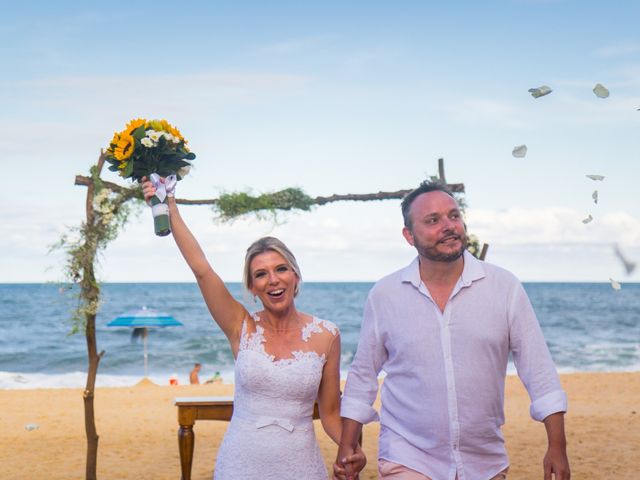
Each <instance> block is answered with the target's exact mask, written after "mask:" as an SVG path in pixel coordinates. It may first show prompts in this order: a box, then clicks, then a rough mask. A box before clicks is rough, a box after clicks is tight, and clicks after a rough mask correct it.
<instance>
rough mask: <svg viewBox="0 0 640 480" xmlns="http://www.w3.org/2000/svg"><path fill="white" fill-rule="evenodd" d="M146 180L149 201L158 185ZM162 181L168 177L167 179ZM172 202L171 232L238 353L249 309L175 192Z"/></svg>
mask: <svg viewBox="0 0 640 480" xmlns="http://www.w3.org/2000/svg"><path fill="white" fill-rule="evenodd" d="M144 180H145V181H144V182H143V184H142V191H143V193H144V198H145V200H146V201H147V202H148V201H149V199H150V198H151V197H152V196H153V195H154V194H155V187H154V186H153V184H152V183H151V182H150V181H148V180H146V179H144ZM161 181H164V179H162V180H161ZM168 205H169V219H170V221H171V232H172V234H173V238H174V240H175V242H176V245H178V249H179V250H180V253H182V256H183V257H184V259H185V260H186V262H187V264H188V265H189V267H190V268H191V271H192V272H193V274H194V276H195V277H196V281H197V282H198V286H199V287H200V291H201V292H202V296H203V298H204V301H205V303H206V304H207V307H208V308H209V312H211V316H212V317H213V319H214V320H215V321H216V323H217V324H218V325H219V326H220V328H221V329H222V331H223V332H224V334H225V335H226V336H227V338H228V339H229V343H231V348H232V350H233V353H234V355H235V354H236V353H237V351H238V345H239V343H240V332H241V330H242V321H243V320H244V318H245V317H246V316H247V315H248V313H247V310H246V309H245V308H244V306H243V305H242V304H241V303H240V302H238V301H237V300H236V299H235V298H233V296H232V295H231V293H229V290H227V287H226V286H225V284H224V282H223V281H222V279H221V278H220V277H219V276H218V274H217V273H216V272H215V271H214V270H213V268H212V267H211V264H210V263H209V261H208V260H207V257H206V256H205V254H204V252H203V251H202V248H201V247H200V244H199V243H198V241H197V240H196V238H195V237H194V236H193V234H192V233H191V231H190V230H189V228H188V227H187V225H186V224H185V223H184V220H183V219H182V216H181V215H180V211H179V210H178V205H177V204H176V200H175V198H173V196H169V198H168Z"/></svg>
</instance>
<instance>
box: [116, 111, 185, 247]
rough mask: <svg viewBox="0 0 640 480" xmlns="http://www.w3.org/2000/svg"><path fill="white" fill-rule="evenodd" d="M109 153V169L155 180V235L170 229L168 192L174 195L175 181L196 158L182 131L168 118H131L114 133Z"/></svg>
mask: <svg viewBox="0 0 640 480" xmlns="http://www.w3.org/2000/svg"><path fill="white" fill-rule="evenodd" d="M106 154H107V157H106V160H107V162H109V170H111V171H113V172H118V174H119V175H120V176H121V177H123V178H131V179H132V180H134V181H136V182H138V183H142V182H143V181H144V179H145V177H146V179H148V180H149V181H151V182H152V183H153V186H154V187H155V193H154V195H153V196H152V197H151V198H150V204H151V208H152V213H153V218H154V226H155V232H156V235H160V236H164V235H168V234H169V233H171V229H170V227H169V214H168V212H169V208H168V206H167V196H172V195H173V190H174V188H175V184H176V182H177V181H178V180H182V178H183V177H184V176H185V175H187V173H189V170H190V168H191V161H192V160H194V159H195V158H196V156H195V154H194V153H193V152H191V151H190V150H189V148H188V147H187V141H186V140H185V139H184V137H183V136H182V134H181V133H180V131H179V130H178V129H177V128H175V127H174V126H173V125H171V124H170V123H169V122H167V121H166V120H146V119H144V118H138V119H135V120H131V121H130V122H129V123H128V124H127V126H126V127H125V129H124V130H122V131H121V132H116V133H115V134H114V135H113V139H112V140H111V143H110V144H109V148H107V151H106ZM161 177H164V181H163V182H161V181H160V178H161Z"/></svg>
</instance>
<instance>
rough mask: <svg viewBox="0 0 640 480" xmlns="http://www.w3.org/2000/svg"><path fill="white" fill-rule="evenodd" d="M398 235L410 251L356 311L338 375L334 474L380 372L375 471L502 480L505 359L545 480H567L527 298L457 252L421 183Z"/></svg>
mask: <svg viewBox="0 0 640 480" xmlns="http://www.w3.org/2000/svg"><path fill="white" fill-rule="evenodd" d="M402 214H403V216H404V225H405V226H404V229H403V235H404V237H405V239H406V240H407V242H408V243H409V244H410V245H411V246H413V247H414V248H415V249H416V250H417V253H418V256H417V258H416V259H415V260H414V261H413V262H412V263H411V264H410V265H409V266H407V267H405V268H403V269H402V270H399V271H397V272H395V273H392V274H391V275H389V276H387V277H385V278H383V279H382V280H380V281H379V282H378V283H376V285H375V286H374V287H373V289H372V290H371V292H370V294H369V297H368V299H367V303H366V306H365V312H364V319H363V322H362V329H361V332H360V340H359V344H358V350H357V353H356V356H355V358H354V361H353V363H352V365H351V368H350V370H349V375H348V377H347V384H346V387H345V393H344V396H343V399H342V408H341V415H342V417H343V433H342V439H341V442H340V447H339V450H338V456H337V460H336V464H335V465H334V473H335V475H336V477H337V478H341V479H342V478H352V477H351V474H349V475H345V473H346V472H345V467H344V463H343V459H345V458H348V456H349V455H350V454H351V453H352V452H353V451H354V449H355V447H356V445H357V439H358V436H359V434H360V432H361V429H362V424H364V423H368V422H371V421H373V420H377V419H378V415H377V413H376V411H375V410H374V409H373V407H372V405H373V402H374V400H375V398H376V395H377V392H378V374H379V373H380V371H381V370H384V372H385V373H386V376H385V378H384V383H383V384H382V393H381V399H382V408H381V413H380V418H379V419H380V440H379V452H378V469H379V474H380V478H382V479H394V480H409V479H411V480H414V479H415V480H454V479H457V480H488V479H492V480H493V479H495V480H502V479H506V478H507V471H508V469H509V461H508V458H507V454H506V451H505V448H504V438H503V436H502V432H501V430H500V427H501V426H502V424H503V423H504V382H505V373H506V368H507V361H508V357H509V352H511V353H512V355H513V360H514V363H515V365H516V368H517V371H518V375H519V376H520V378H521V380H522V382H523V383H524V385H525V387H526V389H527V391H528V392H529V396H530V398H531V408H530V413H531V416H532V417H533V419H534V420H537V421H541V422H543V423H544V425H545V428H546V431H547V437H548V443H549V446H548V450H547V452H546V455H545V457H544V463H543V465H544V467H543V468H544V478H545V480H550V479H551V477H552V474H555V479H556V480H568V479H569V478H570V472H569V462H568V459H567V453H566V440H565V434H564V412H565V411H566V410H567V398H566V395H565V392H564V391H563V390H562V388H561V386H560V381H559V379H558V375H557V373H556V370H555V366H554V364H553V362H552V360H551V355H550V354H549V350H548V348H547V345H546V343H545V340H544V338H543V336H542V332H541V330H540V326H539V324H538V321H537V319H536V316H535V314H534V312H533V309H532V307H531V304H530V302H529V299H528V297H527V295H526V293H525V291H524V289H523V287H522V285H521V284H520V282H519V281H518V280H517V279H516V278H515V277H514V276H513V275H512V274H511V273H509V272H507V271H506V270H503V269H501V268H499V267H496V266H493V265H490V264H487V263H483V262H481V261H479V260H477V259H476V258H474V257H473V256H472V255H471V254H470V253H469V252H467V251H466V245H467V237H466V228H465V225H464V222H463V219H462V215H461V213H460V208H459V206H458V203H457V202H456V200H455V199H454V198H453V195H452V193H451V192H450V191H449V190H448V189H447V188H446V186H445V185H443V184H441V183H438V182H424V183H422V184H421V185H420V186H419V187H418V188H417V189H416V190H414V191H412V192H411V193H409V194H408V195H407V196H406V197H405V198H404V200H403V201H402Z"/></svg>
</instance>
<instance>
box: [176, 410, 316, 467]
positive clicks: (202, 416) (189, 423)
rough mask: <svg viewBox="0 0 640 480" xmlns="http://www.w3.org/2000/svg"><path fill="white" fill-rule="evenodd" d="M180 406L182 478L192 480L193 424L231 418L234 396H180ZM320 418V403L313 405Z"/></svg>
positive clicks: (179, 433)
mask: <svg viewBox="0 0 640 480" xmlns="http://www.w3.org/2000/svg"><path fill="white" fill-rule="evenodd" d="M174 404H175V406H176V407H178V423H179V424H180V429H179V430H178V448H179V450H180V468H181V472H182V480H191V465H192V462H193V448H194V446H195V435H194V433H193V425H194V424H195V423H196V420H224V421H227V422H228V421H229V420H231V415H232V414H233V397H180V398H176V399H175V400H174ZM318 418H320V414H319V412H318V404H317V403H316V404H315V405H314V407H313V419H314V420H315V419H318Z"/></svg>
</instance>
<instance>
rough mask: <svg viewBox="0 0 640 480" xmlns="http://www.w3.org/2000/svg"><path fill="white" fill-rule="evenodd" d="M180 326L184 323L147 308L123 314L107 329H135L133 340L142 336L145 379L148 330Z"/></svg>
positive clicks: (110, 323) (109, 324) (145, 374)
mask: <svg viewBox="0 0 640 480" xmlns="http://www.w3.org/2000/svg"><path fill="white" fill-rule="evenodd" d="M180 326H182V322H179V321H178V320H176V319H175V318H173V317H172V316H171V315H169V314H168V313H164V312H159V311H157V310H154V309H153V308H147V307H142V308H141V309H140V310H136V311H134V312H129V313H123V314H122V315H120V316H118V317H116V318H114V319H113V320H111V321H110V322H109V323H107V327H128V328H133V333H132V338H136V337H137V336H140V335H141V336H142V344H143V345H144V376H145V377H146V376H147V329H148V328H162V327H180Z"/></svg>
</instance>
